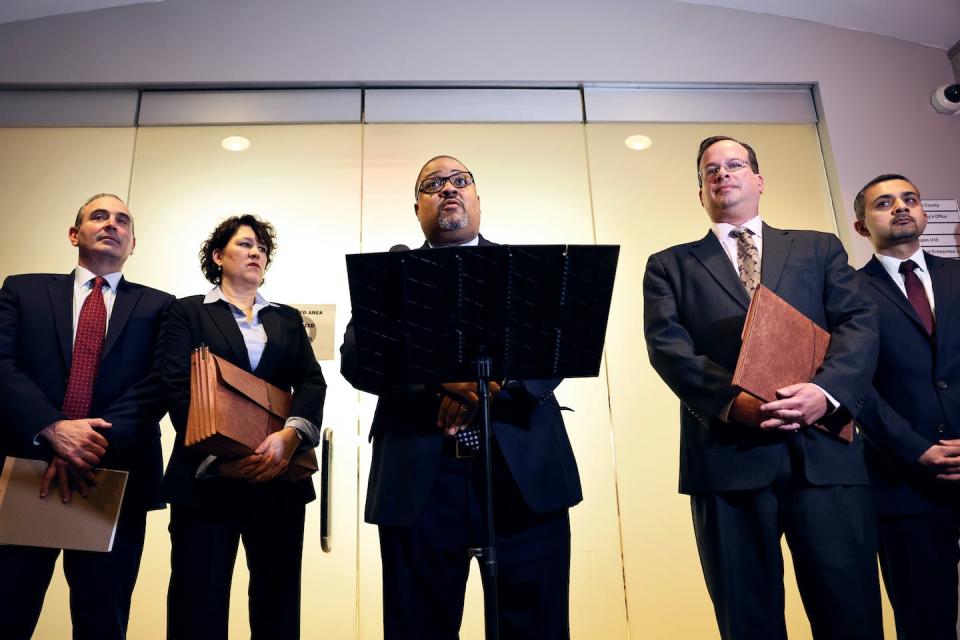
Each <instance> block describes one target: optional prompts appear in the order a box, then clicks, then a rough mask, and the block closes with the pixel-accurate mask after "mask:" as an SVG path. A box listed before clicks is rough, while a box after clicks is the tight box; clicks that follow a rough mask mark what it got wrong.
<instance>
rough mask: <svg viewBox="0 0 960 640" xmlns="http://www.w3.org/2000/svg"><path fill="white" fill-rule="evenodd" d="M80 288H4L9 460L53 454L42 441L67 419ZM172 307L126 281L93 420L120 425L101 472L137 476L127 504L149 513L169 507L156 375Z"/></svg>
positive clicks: (36, 279) (0, 323)
mask: <svg viewBox="0 0 960 640" xmlns="http://www.w3.org/2000/svg"><path fill="white" fill-rule="evenodd" d="M73 282H74V276H73V274H72V273H70V274H67V275H54V274H28V275H18V276H10V277H9V278H7V279H6V281H5V282H4V284H3V288H2V289H0V416H3V418H2V421H3V423H2V424H3V430H2V431H3V436H2V440H0V445H2V449H3V451H2V452H0V453H5V454H9V455H15V456H23V457H28V458H46V459H49V458H50V457H51V456H52V455H53V452H52V449H51V448H50V447H49V445H48V444H47V443H46V441H45V440H43V439H41V440H40V442H41V443H43V446H40V447H38V446H36V445H34V444H33V442H34V438H36V436H37V434H38V433H39V432H40V430H41V429H43V428H44V427H46V426H47V425H49V424H51V423H53V422H55V421H57V420H62V419H63V413H62V412H61V411H60V408H61V406H62V405H63V397H64V395H65V394H66V389H67V378H68V377H69V374H70V363H71V358H72V355H73ZM172 301H173V296H171V295H169V294H167V293H164V292H162V291H158V290H156V289H151V288H150V287H145V286H142V285H139V284H134V283H132V282H128V281H126V280H125V279H123V278H121V279H120V282H119V283H118V285H117V291H116V299H115V300H114V304H113V311H112V312H111V315H110V320H109V322H108V325H107V335H106V337H105V338H104V343H103V351H102V353H101V356H100V368H99V371H98V373H97V380H96V383H95V384H94V388H93V401H92V405H91V408H90V416H89V417H92V418H103V419H105V420H107V421H108V422H110V423H112V424H113V426H112V428H110V429H104V430H103V431H102V433H103V435H104V437H106V439H107V441H108V442H109V445H108V447H107V453H106V455H105V456H104V457H103V459H102V460H101V463H100V464H101V466H102V467H105V468H111V469H127V470H129V471H130V478H129V484H128V485H127V494H126V495H127V497H126V498H125V500H124V504H125V505H139V506H142V507H143V508H147V509H151V508H157V507H162V503H161V502H160V501H159V500H158V495H157V489H158V487H159V483H160V476H161V472H162V467H163V460H162V457H161V454H160V426H159V425H158V424H157V422H158V420H159V418H160V416H162V414H163V409H162V404H161V403H160V399H161V395H160V384H159V379H158V377H157V376H156V375H153V374H150V373H149V372H150V370H151V365H152V363H153V356H154V347H155V340H156V337H157V333H158V331H159V328H160V321H161V316H162V314H163V311H164V310H165V309H166V308H167V306H168V305H169V304H170V303H171V302H172Z"/></svg>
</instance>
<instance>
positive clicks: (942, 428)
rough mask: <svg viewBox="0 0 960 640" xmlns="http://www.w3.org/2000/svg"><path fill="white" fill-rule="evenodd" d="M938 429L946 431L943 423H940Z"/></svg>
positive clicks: (941, 431)
mask: <svg viewBox="0 0 960 640" xmlns="http://www.w3.org/2000/svg"><path fill="white" fill-rule="evenodd" d="M937 431H939V432H940V433H943V432H944V431H946V428H945V427H944V426H943V425H942V424H938V425H937Z"/></svg>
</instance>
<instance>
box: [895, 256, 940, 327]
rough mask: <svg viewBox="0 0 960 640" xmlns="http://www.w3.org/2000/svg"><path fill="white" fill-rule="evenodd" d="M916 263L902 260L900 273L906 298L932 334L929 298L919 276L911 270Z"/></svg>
mask: <svg viewBox="0 0 960 640" xmlns="http://www.w3.org/2000/svg"><path fill="white" fill-rule="evenodd" d="M916 268H917V263H916V262H914V261H913V260H904V261H903V262H901V263H900V273H902V274H903V284H904V285H905V286H906V289H907V300H909V301H910V304H911V305H913V309H914V311H916V312H917V315H918V316H920V322H922V323H923V328H924V329H926V330H927V333H928V334H929V335H931V336H932V335H933V326H934V323H933V311H932V310H931V309H930V300H929V299H928V298H927V292H926V290H924V288H923V283H922V282H920V278H919V276H917V274H915V273H914V272H913V270H914V269H916Z"/></svg>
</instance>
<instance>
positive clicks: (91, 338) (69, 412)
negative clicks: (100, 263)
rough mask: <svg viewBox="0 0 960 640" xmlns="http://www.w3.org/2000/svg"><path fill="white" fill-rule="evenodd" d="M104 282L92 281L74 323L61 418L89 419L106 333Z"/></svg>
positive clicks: (96, 279) (97, 279)
mask: <svg viewBox="0 0 960 640" xmlns="http://www.w3.org/2000/svg"><path fill="white" fill-rule="evenodd" d="M103 283H104V279H103V278H101V277H100V276H97V277H96V278H94V279H93V288H92V289H91V290H90V295H88V296H87V299H86V300H84V301H83V307H81V308H80V318H79V319H78V320H77V336H76V338H74V340H73V361H72V362H71V363H70V377H69V378H68V379H67V394H66V395H65V396H64V398H63V415H64V417H66V418H67V419H70V420H74V419H77V418H89V417H90V415H89V413H90V402H91V400H92V399H93V382H94V380H96V378H97V369H98V368H99V366H100V351H101V350H102V349H103V336H104V334H105V333H106V331H107V306H106V305H105V304H104V303H103Z"/></svg>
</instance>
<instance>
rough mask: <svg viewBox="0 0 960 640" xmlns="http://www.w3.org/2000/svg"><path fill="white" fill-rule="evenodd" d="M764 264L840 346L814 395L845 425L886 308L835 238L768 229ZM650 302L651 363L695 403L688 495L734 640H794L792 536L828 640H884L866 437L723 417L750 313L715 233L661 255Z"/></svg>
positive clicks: (684, 475)
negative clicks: (789, 582) (765, 426)
mask: <svg viewBox="0 0 960 640" xmlns="http://www.w3.org/2000/svg"><path fill="white" fill-rule="evenodd" d="M761 260H762V261H761V283H762V284H763V285H765V286H766V287H768V288H770V289H772V290H773V291H774V292H775V293H776V294H777V295H779V296H780V297H782V298H783V299H785V300H786V301H787V302H789V303H790V304H791V305H793V306H794V307H795V308H797V309H798V310H799V311H801V312H802V313H804V314H805V315H806V316H807V317H809V318H811V319H812V320H813V321H814V322H816V323H817V324H818V325H820V326H821V327H823V328H825V329H826V330H828V331H830V333H831V342H830V348H829V351H828V353H827V357H826V360H825V362H824V365H823V367H822V368H821V369H820V370H819V371H818V372H817V374H816V375H815V377H814V379H813V381H812V382H814V383H815V384H817V385H818V386H820V387H821V388H823V389H825V390H826V391H828V392H829V393H830V394H831V395H832V396H833V397H834V398H836V399H837V401H838V402H839V403H840V408H839V409H838V410H837V411H836V412H835V413H834V414H832V415H831V416H829V417H828V420H832V421H834V422H837V423H838V424H842V423H843V422H845V421H846V419H848V418H849V416H850V415H851V414H853V415H855V414H856V413H857V411H858V410H859V408H860V406H861V404H862V402H863V399H864V394H865V391H866V389H867V388H868V387H869V385H870V382H871V377H872V375H873V370H874V367H875V365H876V359H877V321H876V317H875V308H874V306H873V303H872V302H871V301H870V299H869V298H868V297H867V296H865V295H864V294H863V292H862V291H861V290H860V288H859V284H858V279H857V278H856V275H855V273H854V271H853V269H851V268H850V266H849V265H848V264H847V256H846V253H845V252H844V250H843V247H842V246H841V245H840V241H839V240H838V239H837V238H836V237H835V236H833V235H831V234H826V233H820V232H815V231H792V230H791V231H786V230H780V229H774V228H773V227H770V226H768V225H766V224H765V225H764V226H763V254H762V259H761ZM643 292H644V331H645V335H646V340H647V350H648V354H649V356H650V362H651V364H652V365H653V367H654V368H655V369H656V370H657V372H658V373H659V374H660V376H661V377H662V378H663V380H664V381H665V382H666V384H667V385H668V386H669V387H670V388H671V389H672V390H673V392H674V393H675V394H676V395H677V396H678V397H679V398H680V402H681V412H680V413H681V416H680V433H681V435H680V491H681V492H682V493H686V494H690V495H691V497H692V507H693V515H694V528H695V531H696V533H697V540H698V546H699V551H700V557H701V563H702V565H703V569H704V576H705V578H706V581H707V586H708V589H709V590H710V594H711V597H712V598H713V601H714V607H715V609H716V613H717V619H718V622H719V624H720V630H721V634H722V635H723V637H724V638H737V639H742V638H763V639H764V640H770V639H775V638H781V637H782V638H785V637H786V631H785V628H784V624H783V616H782V613H780V614H778V613H777V612H782V611H783V585H782V566H783V565H782V557H781V554H780V545H779V539H780V536H781V535H782V534H784V533H785V534H786V536H787V539H788V542H789V543H790V546H791V550H792V552H793V556H794V564H795V566H796V568H797V578H798V584H799V586H800V590H801V594H802V595H803V597H804V605H805V608H806V610H807V613H808V615H809V617H810V621H811V625H812V628H813V632H814V635H815V637H817V638H829V637H836V638H840V637H843V638H877V637H882V628H881V626H880V624H881V623H880V608H879V588H878V586H877V575H876V562H875V556H874V553H875V551H876V533H875V523H874V522H873V513H872V508H871V506H870V503H869V493H868V490H867V489H866V485H868V484H869V479H868V476H867V472H866V469H865V466H864V462H863V452H862V445H861V442H860V439H859V436H858V437H857V439H856V440H855V441H854V443H853V444H847V443H845V442H843V441H841V440H839V439H837V438H834V437H832V436H830V435H829V434H826V433H823V432H822V431H820V430H816V429H811V428H807V429H803V430H801V431H799V432H796V433H784V432H779V431H773V432H769V433H768V432H761V431H760V430H759V429H757V428H756V427H750V426H747V425H743V424H739V423H736V422H724V421H723V420H722V419H721V418H720V415H721V414H722V413H724V412H725V409H726V407H727V406H728V405H729V403H730V402H731V400H733V398H734V397H735V396H736V395H737V389H735V388H734V387H731V384H730V383H731V379H732V374H733V370H734V368H735V366H736V362H737V355H738V353H739V350H740V332H741V329H742V327H743V322H744V319H745V317H746V312H747V308H748V306H749V304H750V300H749V297H748V295H747V293H746V290H745V289H744V286H743V284H742V283H741V282H740V279H739V277H738V275H737V273H736V270H735V269H734V268H733V266H732V265H731V263H730V261H729V259H728V258H727V256H726V254H725V253H724V251H723V249H722V247H721V246H720V243H719V241H718V240H717V238H716V236H715V235H714V234H713V233H712V232H708V233H707V235H706V236H705V237H704V238H703V239H701V240H699V241H697V242H691V243H687V244H683V245H678V246H675V247H671V248H669V249H666V250H664V251H661V252H659V253H656V254H654V255H652V256H650V258H649V261H648V263H647V270H646V274H645V276H644V284H643ZM797 382H802V381H800V380H798V381H797ZM838 558H840V559H842V561H841V562H836V560H837V559H838ZM841 598H842V599H841Z"/></svg>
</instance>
